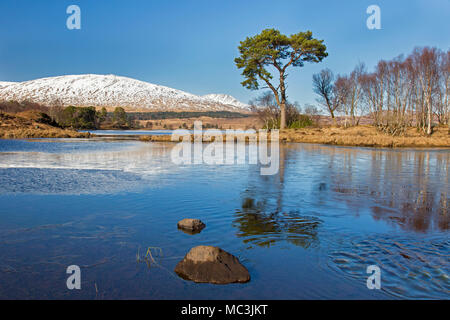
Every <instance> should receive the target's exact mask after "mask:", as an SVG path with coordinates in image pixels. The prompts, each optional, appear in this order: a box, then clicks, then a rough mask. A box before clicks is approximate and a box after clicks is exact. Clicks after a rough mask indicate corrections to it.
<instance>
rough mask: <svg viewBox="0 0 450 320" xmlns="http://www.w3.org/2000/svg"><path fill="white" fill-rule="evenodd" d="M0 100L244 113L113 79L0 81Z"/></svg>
mask: <svg viewBox="0 0 450 320" xmlns="http://www.w3.org/2000/svg"><path fill="white" fill-rule="evenodd" d="M0 100H15V101H24V100H29V101H33V102H37V103H41V104H44V105H55V104H61V105H64V106H68V105H73V106H108V107H119V106H120V107H125V108H134V109H148V110H149V111H169V110H170V111H177V110H180V111H202V110H203V111H222V110H223V111H237V112H239V111H248V110H249V109H248V108H249V107H248V105H246V104H244V103H242V102H240V101H238V100H237V99H235V98H234V97H232V96H229V95H226V94H208V95H205V96H197V95H194V94H191V93H187V92H184V91H181V90H177V89H172V88H169V87H165V86H161V85H156V84H152V83H148V82H144V81H140V80H136V79H132V78H128V77H122V76H116V75H97V74H82V75H64V76H57V77H49V78H41V79H36V80H30V81H24V82H6V81H0Z"/></svg>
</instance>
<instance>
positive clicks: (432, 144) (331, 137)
mask: <svg viewBox="0 0 450 320" xmlns="http://www.w3.org/2000/svg"><path fill="white" fill-rule="evenodd" d="M139 139H140V140H141V141H149V142H150V141H166V142H167V141H171V136H170V135H145V136H140V138H139ZM191 139H192V136H191ZM204 141H209V139H204ZM280 141H282V142H299V143H319V144H330V145H339V146H362V147H379V148H381V147H384V148H402V147H404V148H406V147H409V148H449V147H450V135H449V132H448V128H446V127H440V128H435V130H434V132H433V134H432V135H431V136H424V135H423V134H421V133H420V132H418V131H417V130H416V129H415V128H409V129H408V130H407V132H406V134H405V135H403V136H395V137H394V136H390V135H387V134H384V133H382V132H379V131H377V130H376V128H375V127H373V126H369V125H364V126H356V127H350V128H342V127H326V128H304V129H287V130H283V131H281V132H280Z"/></svg>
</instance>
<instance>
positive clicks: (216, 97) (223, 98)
mask: <svg viewBox="0 0 450 320" xmlns="http://www.w3.org/2000/svg"><path fill="white" fill-rule="evenodd" d="M202 97H203V98H205V99H208V100H212V101H216V102H219V103H223V104H226V105H232V106H236V107H239V108H243V109H248V107H249V106H248V105H247V104H245V103H242V102H240V101H239V100H237V99H236V98H235V97H232V96H230V95H228V94H221V93H211V94H207V95H204V96H202Z"/></svg>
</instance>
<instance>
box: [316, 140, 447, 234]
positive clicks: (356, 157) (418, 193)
mask: <svg viewBox="0 0 450 320" xmlns="http://www.w3.org/2000/svg"><path fill="white" fill-rule="evenodd" d="M324 150H326V149H324ZM326 152H327V153H333V154H335V155H338V156H339V158H340V159H341V162H340V165H339V166H337V167H334V169H333V168H331V167H330V170H331V172H330V180H331V182H330V184H331V185H332V186H333V188H332V190H333V191H334V192H335V193H336V194H340V195H346V197H344V198H343V199H344V201H347V202H348V203H349V204H350V205H352V206H354V207H355V209H357V208H358V207H360V206H361V199H365V198H369V199H370V200H371V201H373V202H375V203H376V204H375V205H373V206H372V207H371V209H372V215H373V217H374V218H375V219H377V220H380V219H381V220H385V221H387V222H388V223H392V224H396V225H398V226H400V227H401V228H403V229H406V230H414V231H419V232H425V231H428V230H431V229H438V230H442V231H444V230H448V229H449V228H450V217H449V215H448V211H449V210H448V209H449V204H448V203H449V201H448V199H449V194H448V190H449V186H448V181H449V179H448V174H449V173H448V171H449V167H448V162H449V154H448V153H446V152H429V151H407V150H403V151H386V150H358V149H353V151H352V149H349V148H328V150H327V151H326ZM355 152H357V153H355ZM365 153H366V155H365V156H364V154H365ZM362 158H365V161H364V163H358V162H361V159H362Z"/></svg>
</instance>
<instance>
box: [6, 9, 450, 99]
mask: <svg viewBox="0 0 450 320" xmlns="http://www.w3.org/2000/svg"><path fill="white" fill-rule="evenodd" d="M71 4H76V5H78V6H80V8H81V30H68V29H67V28H66V19H67V17H68V14H66V8H67V7H68V6H69V5H71ZM371 4H377V5H379V6H380V8H381V26H382V29H381V30H368V29H367V27H366V19H367V17H368V15H367V14H366V8H367V7H368V6H369V5H371ZM0 24H1V28H0V81H24V80H31V79H35V78H41V77H48V76H56V75H63V74H82V73H97V74H116V75H122V76H128V77H132V78H136V79H139V80H144V81H148V82H151V83H155V84H161V85H166V86H169V87H173V88H176V89H181V90H185V91H187V92H191V93H194V94H200V95H202V94H207V93H227V94H231V95H233V96H235V97H236V98H238V99H240V100H242V101H243V102H247V101H248V100H249V99H250V98H252V97H254V96H256V95H257V94H258V93H257V92H255V91H249V90H247V89H244V88H243V87H242V86H241V85H240V82H241V81H242V77H241V75H240V71H239V70H238V69H237V68H236V67H235V65H234V61H233V60H234V58H235V57H236V56H237V54H238V51H237V46H238V45H239V41H240V40H243V39H244V38H245V37H246V36H249V35H254V34H256V33H258V32H260V31H261V30H262V29H264V28H272V27H273V28H277V29H279V30H280V31H281V32H283V33H287V34H291V33H296V32H298V31H305V30H311V31H312V32H313V35H314V36H315V37H317V38H319V39H324V40H325V44H326V45H327V47H328V53H329V56H328V57H327V58H326V59H325V60H324V61H323V62H322V63H320V64H317V65H311V64H310V65H305V67H303V68H295V69H291V71H290V73H289V77H288V97H289V99H290V100H292V101H298V102H300V103H301V104H302V105H303V104H305V103H314V102H315V96H314V93H313V92H312V85H311V78H312V74H313V73H316V72H318V71H320V69H322V68H325V67H328V68H330V69H332V70H333V71H334V72H335V73H348V72H350V71H351V70H352V69H353V67H354V66H355V65H356V64H357V63H358V62H360V61H361V62H365V63H366V65H367V67H368V68H369V70H370V69H372V68H373V66H374V65H375V64H376V63H377V61H378V60H379V59H390V58H393V57H395V56H397V55H399V54H401V53H409V52H410V51H411V50H412V49H413V48H414V47H415V46H425V45H427V46H437V47H439V48H441V49H445V50H447V49H448V48H449V47H450V1H449V0H404V1H403V0H402V1H400V0H397V1H394V0H390V1H379V0H370V1H366V0H349V1H344V0H343V1H334V0H333V1H332V0H329V1H301V0H295V1H294V0H292V1H288V0H286V1H283V0H276V1H275V0H272V1H267V0H221V1H217V0H179V1H175V0H172V1H170V0H167V1H160V0H128V1H119V0H71V1H65V0H53V1H50V0H29V1H24V0H2V1H1V2H0Z"/></svg>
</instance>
